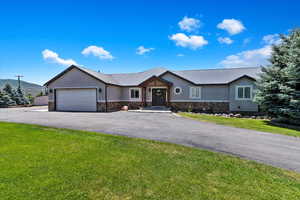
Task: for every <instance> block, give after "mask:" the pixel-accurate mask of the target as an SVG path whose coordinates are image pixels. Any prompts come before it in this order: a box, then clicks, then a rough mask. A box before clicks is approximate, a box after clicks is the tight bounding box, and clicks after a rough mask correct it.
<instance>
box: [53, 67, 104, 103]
mask: <svg viewBox="0 0 300 200" xmlns="http://www.w3.org/2000/svg"><path fill="white" fill-rule="evenodd" d="M48 88H49V89H54V88H101V90H102V91H101V93H99V90H97V93H98V94H97V95H98V100H100V101H104V100H105V84H104V83H102V82H100V81H98V80H97V79H95V78H93V77H91V76H89V75H87V74H85V73H83V72H81V71H79V70H78V69H72V70H71V71H69V72H67V73H65V74H64V75H63V76H61V77H59V78H58V79H56V80H55V81H53V82H52V83H50V84H49V86H48ZM53 100H54V93H49V101H53Z"/></svg>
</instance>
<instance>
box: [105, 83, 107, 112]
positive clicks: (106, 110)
mask: <svg viewBox="0 0 300 200" xmlns="http://www.w3.org/2000/svg"><path fill="white" fill-rule="evenodd" d="M105 112H107V85H105Z"/></svg>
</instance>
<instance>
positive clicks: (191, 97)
mask: <svg viewBox="0 0 300 200" xmlns="http://www.w3.org/2000/svg"><path fill="white" fill-rule="evenodd" d="M192 88H199V95H200V96H199V97H193V96H192ZM189 96H190V99H201V98H202V87H199V86H195V87H190V95H189Z"/></svg>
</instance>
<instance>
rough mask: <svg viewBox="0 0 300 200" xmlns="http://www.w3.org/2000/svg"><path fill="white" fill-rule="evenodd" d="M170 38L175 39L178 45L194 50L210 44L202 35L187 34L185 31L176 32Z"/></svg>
mask: <svg viewBox="0 0 300 200" xmlns="http://www.w3.org/2000/svg"><path fill="white" fill-rule="evenodd" d="M169 38H170V40H173V41H174V42H175V43H176V45H177V46H181V47H187V48H191V49H194V50H195V49H197V48H200V47H202V46H204V45H207V44H208V42H207V40H205V39H204V37H203V36H200V35H191V36H187V35H185V34H184V33H176V34H173V35H172V36H170V37H169Z"/></svg>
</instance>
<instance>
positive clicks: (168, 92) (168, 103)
mask: <svg viewBox="0 0 300 200" xmlns="http://www.w3.org/2000/svg"><path fill="white" fill-rule="evenodd" d="M170 97H171V87H170V86H168V90H167V106H170Z"/></svg>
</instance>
